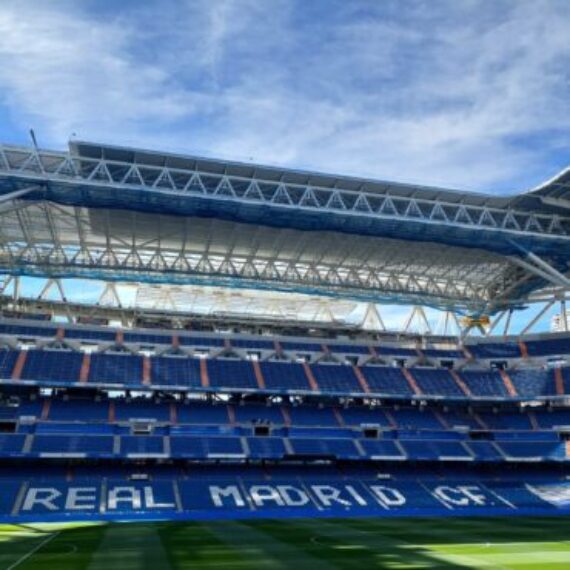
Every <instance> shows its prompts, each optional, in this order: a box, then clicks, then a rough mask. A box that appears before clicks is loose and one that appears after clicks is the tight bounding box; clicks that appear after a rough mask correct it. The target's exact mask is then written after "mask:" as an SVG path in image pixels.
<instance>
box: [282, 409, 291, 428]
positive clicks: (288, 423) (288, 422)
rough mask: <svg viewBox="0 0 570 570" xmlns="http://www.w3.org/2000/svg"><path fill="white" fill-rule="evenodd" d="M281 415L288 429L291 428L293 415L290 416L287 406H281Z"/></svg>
mask: <svg viewBox="0 0 570 570" xmlns="http://www.w3.org/2000/svg"><path fill="white" fill-rule="evenodd" d="M279 409H280V410H281V415H282V416H283V422H284V423H285V425H286V426H287V427H290V426H291V415H290V414H289V410H288V409H287V408H286V407H285V406H280V408H279Z"/></svg>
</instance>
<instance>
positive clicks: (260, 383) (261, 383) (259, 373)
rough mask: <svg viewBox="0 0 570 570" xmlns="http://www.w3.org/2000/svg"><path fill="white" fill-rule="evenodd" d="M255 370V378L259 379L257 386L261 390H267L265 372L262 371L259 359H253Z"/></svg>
mask: <svg viewBox="0 0 570 570" xmlns="http://www.w3.org/2000/svg"><path fill="white" fill-rule="evenodd" d="M251 363H252V365H253V372H254V374H255V379H256V380H257V387H258V388H259V389H260V390H265V378H264V377H263V372H262V371H261V366H260V365H259V362H258V361H257V360H253V361H252V362H251Z"/></svg>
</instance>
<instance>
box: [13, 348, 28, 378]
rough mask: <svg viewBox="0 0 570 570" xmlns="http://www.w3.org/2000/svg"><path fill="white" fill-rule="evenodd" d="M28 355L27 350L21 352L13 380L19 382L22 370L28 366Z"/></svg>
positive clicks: (15, 365)
mask: <svg viewBox="0 0 570 570" xmlns="http://www.w3.org/2000/svg"><path fill="white" fill-rule="evenodd" d="M27 356H28V353H27V352H26V351H25V350H21V351H20V353H19V354H18V358H17V359H16V363H15V364H14V369H13V370H12V380H19V379H20V378H21V376H22V370H23V369H24V365H25V364H26V358H27Z"/></svg>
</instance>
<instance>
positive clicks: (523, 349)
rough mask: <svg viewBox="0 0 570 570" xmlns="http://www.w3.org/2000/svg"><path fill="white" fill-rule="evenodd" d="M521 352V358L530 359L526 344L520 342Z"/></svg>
mask: <svg viewBox="0 0 570 570" xmlns="http://www.w3.org/2000/svg"><path fill="white" fill-rule="evenodd" d="M519 350H520V351H521V356H522V357H523V358H528V348H527V346H526V342H524V341H522V340H519Z"/></svg>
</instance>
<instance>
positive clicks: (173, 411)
mask: <svg viewBox="0 0 570 570" xmlns="http://www.w3.org/2000/svg"><path fill="white" fill-rule="evenodd" d="M169 411H170V423H171V424H173V425H175V424H177V423H178V409H177V408H176V404H175V403H174V402H170V410H169Z"/></svg>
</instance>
